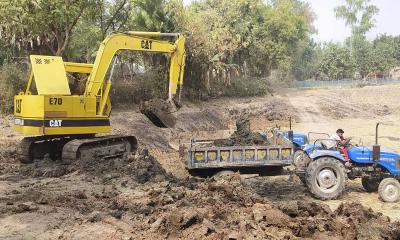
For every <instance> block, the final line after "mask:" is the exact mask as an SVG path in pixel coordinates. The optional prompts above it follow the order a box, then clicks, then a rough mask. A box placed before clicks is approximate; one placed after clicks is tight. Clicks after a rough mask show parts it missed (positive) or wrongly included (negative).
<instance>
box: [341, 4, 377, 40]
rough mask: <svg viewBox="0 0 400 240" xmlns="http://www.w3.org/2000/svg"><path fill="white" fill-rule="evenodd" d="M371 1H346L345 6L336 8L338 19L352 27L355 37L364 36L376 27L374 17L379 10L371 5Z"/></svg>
mask: <svg viewBox="0 0 400 240" xmlns="http://www.w3.org/2000/svg"><path fill="white" fill-rule="evenodd" d="M370 2H371V0H345V4H344V5H341V6H338V7H336V8H335V14H336V17H337V18H342V19H344V20H345V21H346V25H348V26H351V31H352V34H353V35H361V36H364V35H365V34H366V33H367V32H368V31H369V30H371V29H372V28H373V27H374V26H375V19H374V16H375V15H376V14H378V12H379V9H378V8H377V7H376V6H375V5H372V4H370Z"/></svg>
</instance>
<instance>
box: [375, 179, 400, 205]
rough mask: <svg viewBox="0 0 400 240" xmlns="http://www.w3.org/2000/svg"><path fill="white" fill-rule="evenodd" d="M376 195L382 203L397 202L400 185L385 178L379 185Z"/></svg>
mask: <svg viewBox="0 0 400 240" xmlns="http://www.w3.org/2000/svg"><path fill="white" fill-rule="evenodd" d="M378 193H379V196H380V197H381V199H382V200H383V201H384V202H397V201H398V200H399V199H400V183H399V181H397V179H394V178H385V179H383V180H382V181H381V183H379V188H378Z"/></svg>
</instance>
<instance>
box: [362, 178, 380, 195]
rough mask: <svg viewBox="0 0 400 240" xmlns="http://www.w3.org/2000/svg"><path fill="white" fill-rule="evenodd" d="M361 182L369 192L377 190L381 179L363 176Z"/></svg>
mask: <svg viewBox="0 0 400 240" xmlns="http://www.w3.org/2000/svg"><path fill="white" fill-rule="evenodd" d="M361 184H362V186H363V188H364V189H365V191H367V192H377V191H378V187H379V179H376V178H371V177H363V178H362V179H361Z"/></svg>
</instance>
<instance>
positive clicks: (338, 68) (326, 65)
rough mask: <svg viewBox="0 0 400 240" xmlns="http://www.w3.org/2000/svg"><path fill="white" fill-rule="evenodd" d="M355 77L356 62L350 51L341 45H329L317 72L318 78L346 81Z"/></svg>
mask: <svg viewBox="0 0 400 240" xmlns="http://www.w3.org/2000/svg"><path fill="white" fill-rule="evenodd" d="M353 75H354V62H353V59H352V57H351V55H350V51H349V49H348V48H347V47H346V46H342V45H340V44H332V43H330V44H328V45H327V46H325V49H324V50H323V54H322V56H321V60H320V62H319V64H318V67H317V70H316V78H327V79H345V78H352V77H353Z"/></svg>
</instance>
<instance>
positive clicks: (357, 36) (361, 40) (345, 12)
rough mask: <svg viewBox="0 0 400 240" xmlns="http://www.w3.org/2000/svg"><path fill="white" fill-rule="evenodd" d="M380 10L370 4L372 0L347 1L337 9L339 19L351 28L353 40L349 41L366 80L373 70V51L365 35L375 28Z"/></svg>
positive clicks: (358, 66)
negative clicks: (375, 17) (376, 16)
mask: <svg viewBox="0 0 400 240" xmlns="http://www.w3.org/2000/svg"><path fill="white" fill-rule="evenodd" d="M378 12H379V9H378V8H377V7H376V6H374V5H372V4H370V0H345V5H341V6H338V7H336V8H335V14H336V17H337V18H342V19H344V20H345V22H346V25H348V26H350V27H351V33H352V34H351V38H350V40H349V41H348V43H349V44H350V50H351V52H352V54H353V57H354V59H355V62H356V68H357V71H358V72H359V73H360V74H361V76H362V77H363V78H364V77H365V76H367V75H368V73H369V72H371V71H372V70H373V68H372V62H371V61H372V49H371V46H370V43H369V42H368V40H367V39H366V37H365V34H366V33H367V32H368V31H369V30H371V29H372V28H373V27H374V26H375V19H374V16H375V15H376V14H378Z"/></svg>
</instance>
